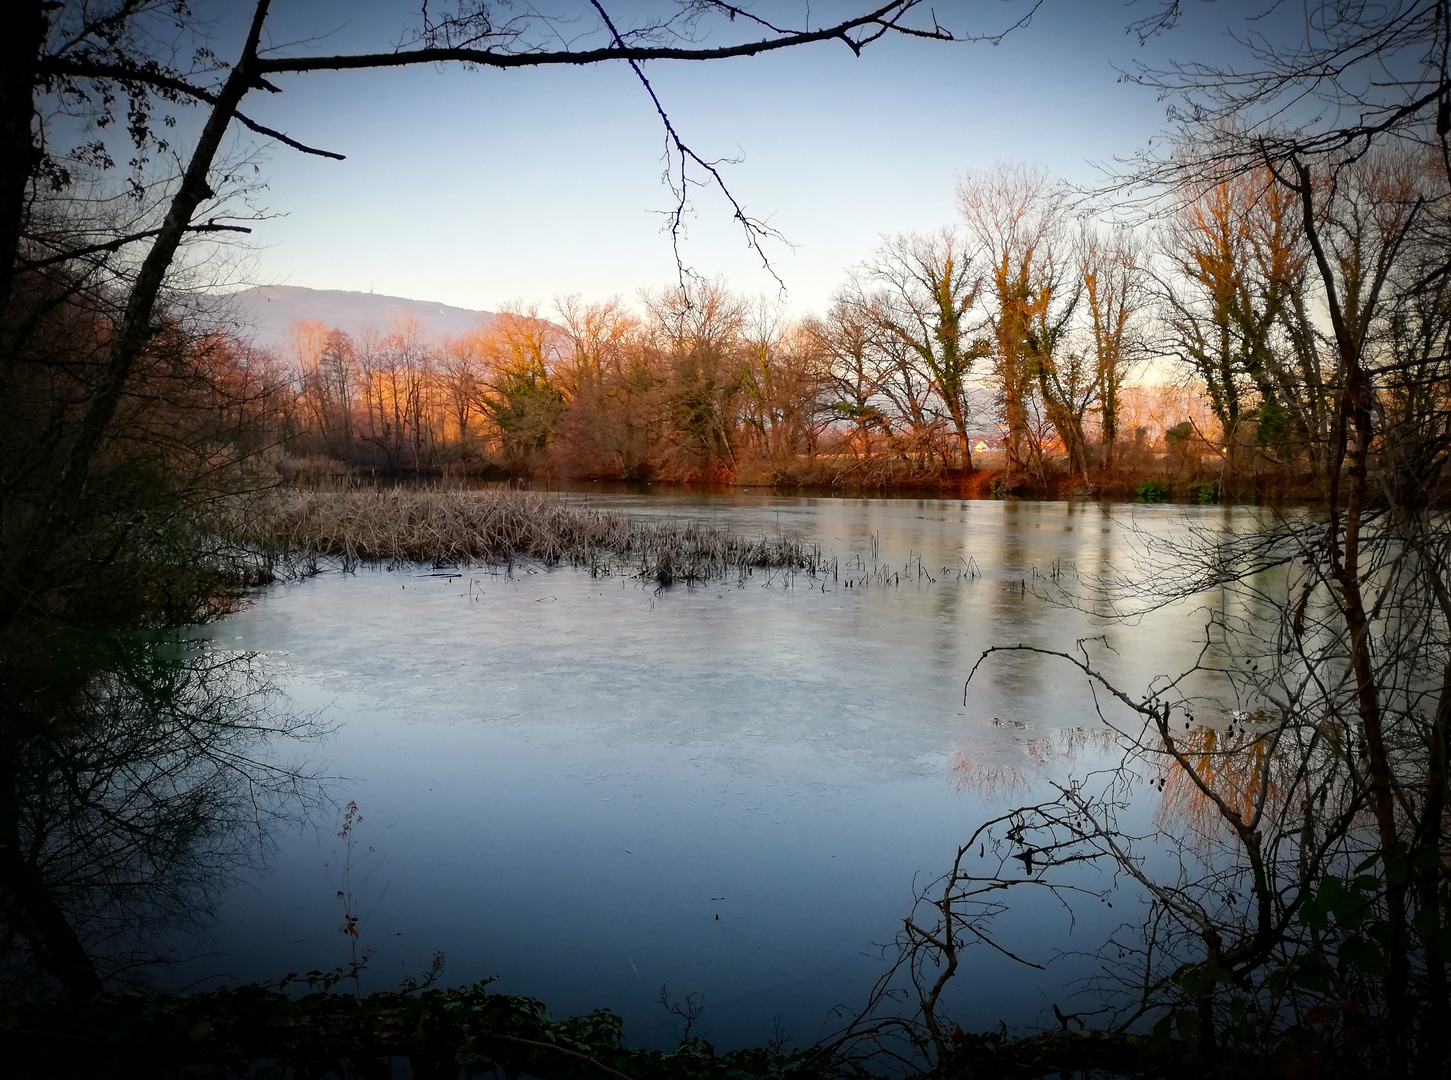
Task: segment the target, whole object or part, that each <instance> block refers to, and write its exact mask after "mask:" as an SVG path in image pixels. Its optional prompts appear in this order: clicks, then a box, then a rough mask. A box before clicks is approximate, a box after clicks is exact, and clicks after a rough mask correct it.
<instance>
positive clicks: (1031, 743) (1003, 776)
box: [952, 722, 1118, 798]
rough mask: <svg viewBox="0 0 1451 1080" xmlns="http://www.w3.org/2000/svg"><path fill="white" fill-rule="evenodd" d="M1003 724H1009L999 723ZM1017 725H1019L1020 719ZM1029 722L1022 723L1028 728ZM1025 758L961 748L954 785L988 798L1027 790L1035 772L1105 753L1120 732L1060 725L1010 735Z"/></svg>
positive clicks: (956, 756)
mask: <svg viewBox="0 0 1451 1080" xmlns="http://www.w3.org/2000/svg"><path fill="white" fill-rule="evenodd" d="M997 726H999V727H1004V726H1008V725H1007V724H1004V723H1001V722H1000V723H998V725H997ZM1013 726H1019V725H1017V724H1016V723H1014V724H1013ZM1028 726H1029V725H1027V724H1022V725H1021V727H1022V728H1024V729H1026V728H1027V727H1028ZM1009 741H1010V743H1012V744H1013V745H1014V746H1016V747H1018V748H1019V750H1020V751H1021V754H1022V757H1023V758H1025V759H1026V760H1025V761H1022V762H1021V763H1018V762H1012V761H1001V760H995V761H987V760H983V759H982V758H980V757H975V756H973V755H972V754H971V753H970V752H969V751H967V750H964V749H962V748H959V749H957V750H955V751H953V754H952V786H953V789H954V790H955V791H960V792H972V793H973V794H976V795H982V796H985V797H987V798H997V797H999V796H1004V795H1014V794H1017V793H1019V792H1022V791H1026V790H1027V788H1028V785H1029V783H1030V781H1031V780H1032V778H1033V777H1034V775H1036V774H1038V773H1040V772H1044V771H1046V770H1048V769H1049V768H1050V767H1051V766H1059V765H1075V764H1077V763H1078V761H1079V760H1080V759H1081V758H1082V757H1083V755H1084V754H1085V753H1088V752H1090V751H1092V752H1099V753H1102V752H1104V751H1107V750H1111V749H1113V748H1114V747H1115V746H1117V745H1118V736H1117V735H1116V734H1115V733H1114V732H1112V731H1109V730H1107V729H1105V728H1087V727H1076V728H1060V729H1058V730H1056V731H1053V732H1051V733H1049V734H1047V735H1034V736H1032V737H1031V738H1018V737H1014V736H1009Z"/></svg>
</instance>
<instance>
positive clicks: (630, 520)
mask: <svg viewBox="0 0 1451 1080" xmlns="http://www.w3.org/2000/svg"><path fill="white" fill-rule="evenodd" d="M231 532H232V536H231V537H230V539H232V540H233V541H235V542H239V543H241V544H244V545H246V546H247V547H248V548H250V549H252V550H255V551H258V552H260V553H262V554H263V555H265V556H266V557H268V558H270V559H274V560H287V559H296V558H297V557H304V558H306V557H310V556H316V555H326V556H333V557H337V558H340V559H341V560H343V562H344V565H345V566H348V565H352V564H355V563H360V562H363V563H366V562H398V561H402V562H424V563H430V564H432V565H434V566H469V565H474V564H479V563H493V564H497V563H512V562H516V561H525V562H536V563H541V564H543V565H546V566H556V565H561V564H566V565H571V566H576V567H582V568H585V569H588V570H590V571H591V572H592V573H595V574H628V575H631V576H634V577H639V578H643V579H646V580H650V581H655V582H658V583H660V584H662V585H669V584H673V583H675V582H683V583H687V584H688V583H692V582H703V581H708V580H715V579H720V578H725V577H730V576H741V577H744V576H746V575H747V574H749V573H750V572H751V571H752V570H756V569H768V570H784V571H788V572H791V573H796V572H804V573H806V574H810V575H816V574H818V573H822V572H826V573H830V572H831V571H832V569H833V564H832V560H830V559H828V558H826V557H825V556H824V555H823V554H822V552H821V549H820V548H819V547H817V546H816V545H814V544H809V543H806V542H804V541H802V540H800V539H799V538H796V537H791V536H784V535H782V536H761V537H757V538H751V537H746V536H742V535H739V534H737V533H734V532H731V531H730V530H728V529H724V528H720V527H718V526H712V525H708V524H703V523H701V522H698V521H692V520H690V519H685V518H662V519H657V518H645V517H634V516H631V515H629V514H624V513H620V512H618V511H613V510H601V509H597V508H595V507H592V506H589V505H588V504H586V503H583V502H580V501H574V500H569V499H565V498H561V497H559V496H554V495H546V494H541V493H538V492H531V491H515V490H503V489H495V490H486V491H418V490H413V491H408V490H343V491H288V492H280V493H276V494H273V495H271V496H269V497H268V499H267V500H266V501H265V502H264V503H263V504H262V505H260V506H254V507H253V508H252V510H251V512H249V513H248V514H246V515H245V516H242V517H239V518H238V519H237V520H236V521H235V523H234V524H233V525H232V527H231Z"/></svg>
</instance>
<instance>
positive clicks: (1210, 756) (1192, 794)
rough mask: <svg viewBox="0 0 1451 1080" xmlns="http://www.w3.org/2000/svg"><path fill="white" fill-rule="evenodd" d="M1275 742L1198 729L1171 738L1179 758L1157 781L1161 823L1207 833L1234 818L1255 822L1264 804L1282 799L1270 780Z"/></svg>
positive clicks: (1257, 734)
mask: <svg viewBox="0 0 1451 1080" xmlns="http://www.w3.org/2000/svg"><path fill="white" fill-rule="evenodd" d="M1275 742H1276V739H1275V737H1274V735H1273V734H1269V733H1265V732H1254V731H1245V730H1243V729H1240V730H1236V729H1234V728H1230V729H1229V730H1228V731H1220V730H1218V729H1216V728H1212V727H1202V728H1197V729H1194V730H1192V731H1187V732H1185V733H1184V734H1183V735H1182V736H1175V738H1174V748H1175V750H1176V751H1177V752H1178V760H1174V759H1172V758H1171V759H1170V760H1169V762H1168V764H1167V766H1166V771H1165V773H1164V775H1163V776H1162V777H1161V778H1160V781H1159V787H1160V790H1161V791H1162V792H1163V802H1162V803H1161V805H1160V807H1159V811H1158V815H1157V816H1158V820H1159V822H1160V824H1164V825H1167V824H1170V823H1174V824H1180V825H1187V826H1189V827H1190V828H1191V829H1192V830H1194V831H1195V832H1198V833H1201V834H1206V835H1207V834H1210V833H1215V832H1218V831H1221V830H1223V829H1225V828H1226V827H1227V826H1228V824H1229V822H1228V821H1227V820H1226V819H1230V820H1232V819H1233V817H1234V816H1237V817H1238V819H1239V821H1240V822H1249V821H1252V820H1254V818H1255V817H1256V814H1257V812H1258V811H1260V810H1261V809H1262V808H1263V807H1264V806H1265V805H1266V804H1267V803H1269V802H1277V801H1278V800H1279V799H1281V798H1282V797H1283V792H1282V791H1281V788H1280V786H1279V785H1277V784H1276V783H1275V780H1274V764H1275V762H1274V749H1275Z"/></svg>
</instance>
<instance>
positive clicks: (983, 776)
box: [952, 750, 1028, 798]
mask: <svg viewBox="0 0 1451 1080" xmlns="http://www.w3.org/2000/svg"><path fill="white" fill-rule="evenodd" d="M1027 786H1028V777H1027V775H1026V774H1025V773H1024V772H1023V770H1022V769H1020V768H1018V766H1016V765H1009V764H1006V763H997V764H991V765H990V764H988V763H986V762H982V761H974V760H972V759H971V758H969V757H967V756H966V755H965V754H964V753H963V752H962V751H961V750H958V751H956V752H955V753H954V754H953V755H952V787H953V790H954V791H970V792H972V793H973V794H975V795H984V796H986V797H988V798H998V797H1001V796H1004V795H1016V794H1018V793H1019V792H1020V791H1023V790H1025V789H1026V788H1027Z"/></svg>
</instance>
